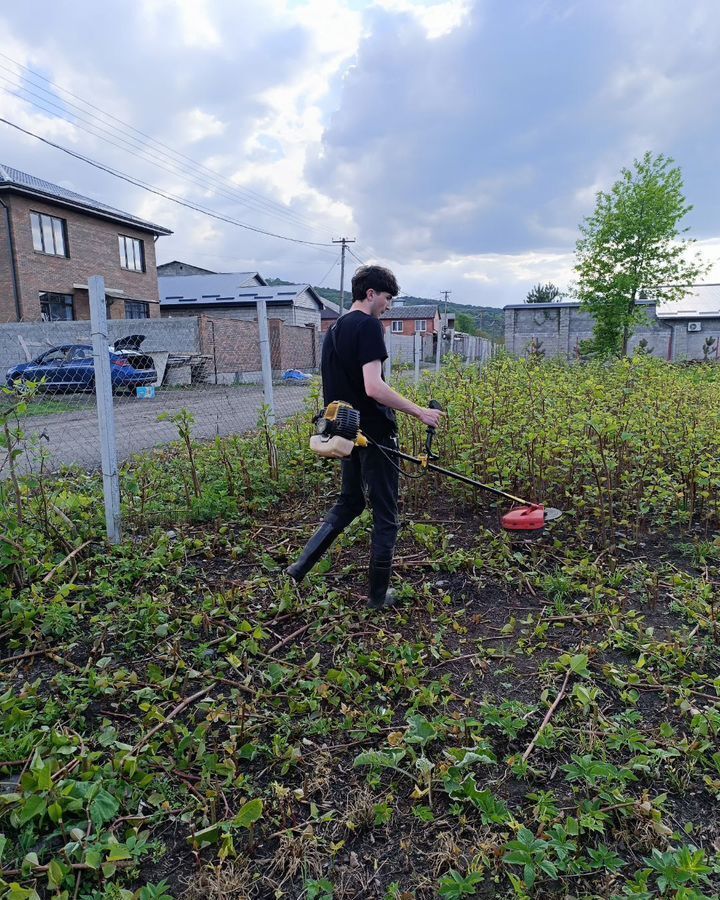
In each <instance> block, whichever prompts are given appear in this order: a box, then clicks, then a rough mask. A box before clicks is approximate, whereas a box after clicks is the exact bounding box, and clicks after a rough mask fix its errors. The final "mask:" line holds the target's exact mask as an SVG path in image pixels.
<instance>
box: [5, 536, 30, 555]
mask: <svg viewBox="0 0 720 900" xmlns="http://www.w3.org/2000/svg"><path fill="white" fill-rule="evenodd" d="M0 541H5V543H6V544H9V545H10V546H11V547H14V548H15V549H16V550H17V551H19V552H20V553H23V554H24V553H25V548H24V547H21V546H20V544H18V543H16V542H15V541H14V540H13V539H12V538H9V537H8V536H7V535H6V534H0Z"/></svg>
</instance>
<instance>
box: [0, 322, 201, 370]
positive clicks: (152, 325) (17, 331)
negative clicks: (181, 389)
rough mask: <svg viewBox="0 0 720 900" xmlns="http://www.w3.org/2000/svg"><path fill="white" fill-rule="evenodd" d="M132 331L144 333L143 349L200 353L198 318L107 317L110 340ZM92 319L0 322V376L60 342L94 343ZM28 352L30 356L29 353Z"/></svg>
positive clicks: (133, 332)
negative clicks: (110, 318) (0, 323)
mask: <svg viewBox="0 0 720 900" xmlns="http://www.w3.org/2000/svg"><path fill="white" fill-rule="evenodd" d="M129 334H144V335H145V336H146V337H145V341H144V342H143V345H142V348H143V350H148V351H149V352H155V351H163V350H167V351H170V352H171V353H200V335H199V328H198V320H197V318H192V319H191V318H183V319H118V320H110V321H108V338H109V340H110V343H112V342H113V341H116V340H117V339H118V338H121V337H126V336H127V335H129ZM91 343H92V337H91V335H90V322H14V323H12V324H8V325H0V380H4V375H5V370H6V369H8V368H10V366H14V365H16V364H17V363H21V362H28V359H34V358H35V357H36V356H39V355H40V354H41V353H43V352H44V351H45V350H49V349H50V348H51V347H57V346H58V345H61V344H91ZM28 354H29V357H28Z"/></svg>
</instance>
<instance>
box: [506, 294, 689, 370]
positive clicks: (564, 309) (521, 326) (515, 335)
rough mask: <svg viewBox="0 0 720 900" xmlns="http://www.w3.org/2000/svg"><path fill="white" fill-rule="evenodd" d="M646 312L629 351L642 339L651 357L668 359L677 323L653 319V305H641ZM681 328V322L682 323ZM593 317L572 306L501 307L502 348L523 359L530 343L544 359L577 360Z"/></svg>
mask: <svg viewBox="0 0 720 900" xmlns="http://www.w3.org/2000/svg"><path fill="white" fill-rule="evenodd" d="M642 305H643V306H644V307H645V310H646V319H647V321H646V322H645V323H641V324H639V325H638V326H636V327H635V329H634V330H633V334H632V337H631V338H630V342H629V347H628V349H629V352H630V353H633V352H634V351H635V350H636V349H637V347H638V344H639V343H640V342H641V341H642V340H645V341H646V342H647V348H648V350H649V351H651V352H652V355H653V356H658V357H660V358H662V359H669V358H670V355H671V353H672V355H673V358H677V348H675V352H673V346H672V345H673V338H672V335H673V331H674V330H676V329H677V326H678V325H679V324H680V323H670V322H667V321H665V320H662V319H658V318H657V316H656V306H655V304H654V303H651V302H647V303H643V304H642ZM683 326H684V323H683ZM593 328H594V320H593V317H592V316H591V315H590V314H589V313H587V312H585V311H584V310H582V309H580V307H579V306H578V305H577V304H574V303H527V304H525V305H523V306H522V307H521V306H507V307H505V347H506V349H507V350H508V351H509V352H510V353H512V354H514V355H515V356H527V355H528V353H529V352H530V346H531V344H532V342H533V341H535V342H536V343H537V344H538V345H540V350H541V351H543V352H544V354H545V357H546V358H550V357H552V356H564V357H566V358H568V359H574V358H576V357H577V353H578V348H579V345H580V342H581V341H583V340H586V339H589V338H591V337H592V334H593Z"/></svg>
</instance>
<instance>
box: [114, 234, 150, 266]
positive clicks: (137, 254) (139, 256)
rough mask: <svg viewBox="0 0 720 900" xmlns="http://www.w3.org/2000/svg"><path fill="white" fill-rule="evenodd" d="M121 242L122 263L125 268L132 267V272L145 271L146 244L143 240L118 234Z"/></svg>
mask: <svg viewBox="0 0 720 900" xmlns="http://www.w3.org/2000/svg"><path fill="white" fill-rule="evenodd" d="M118 241H119V242H120V265H121V266H122V267H123V269H130V271H132V272H144V271H145V246H144V243H143V241H139V240H138V239H137V238H131V237H126V236H125V235H124V234H119V235H118Z"/></svg>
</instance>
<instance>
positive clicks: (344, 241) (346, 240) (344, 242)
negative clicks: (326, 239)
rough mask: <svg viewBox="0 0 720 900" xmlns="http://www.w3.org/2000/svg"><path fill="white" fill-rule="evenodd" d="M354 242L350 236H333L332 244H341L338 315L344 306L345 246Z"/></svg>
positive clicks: (341, 312)
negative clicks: (337, 238) (337, 239)
mask: <svg viewBox="0 0 720 900" xmlns="http://www.w3.org/2000/svg"><path fill="white" fill-rule="evenodd" d="M354 243H355V238H353V239H352V240H351V239H350V238H340V240H339V241H336V240H335V238H333V244H342V247H341V248H340V315H342V314H343V307H344V306H345V248H346V245H347V244H354Z"/></svg>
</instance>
